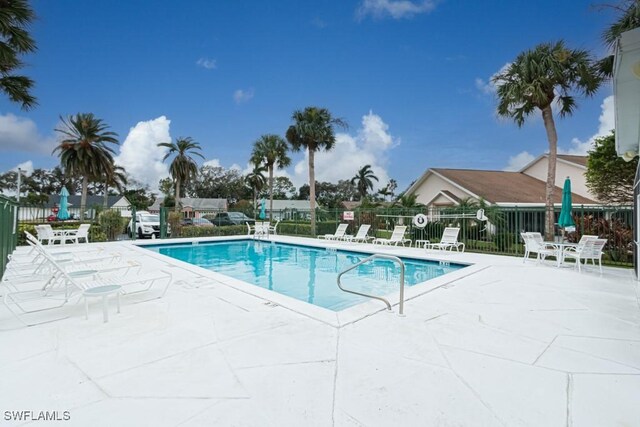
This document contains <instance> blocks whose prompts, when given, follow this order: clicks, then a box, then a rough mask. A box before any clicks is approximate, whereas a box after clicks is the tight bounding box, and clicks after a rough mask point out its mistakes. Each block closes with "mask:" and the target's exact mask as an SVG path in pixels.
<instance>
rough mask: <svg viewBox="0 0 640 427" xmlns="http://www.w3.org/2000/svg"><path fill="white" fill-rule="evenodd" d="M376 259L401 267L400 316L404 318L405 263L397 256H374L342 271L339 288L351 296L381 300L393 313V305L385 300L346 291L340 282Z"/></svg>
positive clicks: (339, 277) (338, 280)
mask: <svg viewBox="0 0 640 427" xmlns="http://www.w3.org/2000/svg"><path fill="white" fill-rule="evenodd" d="M376 258H383V259H388V260H391V261H395V262H397V263H398V264H399V265H400V311H399V314H400V315H401V316H402V315H403V314H404V262H402V260H401V259H400V258H398V257H397V256H393V255H385V254H373V255H371V256H370V257H368V258H365V259H363V260H362V261H360V262H358V263H356V264H353V265H352V266H351V267H349V268H347V269H346V270H343V271H341V272H340V273H339V274H338V279H337V282H338V287H339V288H340V289H341V290H342V291H344V292H348V293H350V294H355V295H360V296H363V297H368V298H373V299H377V300H380V301H382V302H384V303H385V304H386V305H387V310H389V311H391V304H390V303H389V301H387V300H386V299H385V298H383V297H379V296H376V295H369V294H365V293H362V292H358V291H352V290H350V289H345V288H343V287H342V282H341V281H340V279H341V278H342V276H343V275H344V274H345V273H348V272H350V271H351V270H353V269H355V268H357V267H359V266H361V265H362V264H365V263H367V262H369V261H371V260H373V259H376Z"/></svg>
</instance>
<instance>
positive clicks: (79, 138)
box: [53, 113, 118, 220]
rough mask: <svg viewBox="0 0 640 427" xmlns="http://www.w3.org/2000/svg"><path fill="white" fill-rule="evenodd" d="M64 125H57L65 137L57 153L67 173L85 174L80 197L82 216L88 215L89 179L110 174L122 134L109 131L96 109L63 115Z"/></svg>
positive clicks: (81, 217) (71, 174)
mask: <svg viewBox="0 0 640 427" xmlns="http://www.w3.org/2000/svg"><path fill="white" fill-rule="evenodd" d="M60 119H61V121H62V127H61V128H59V129H56V132H59V133H60V134H61V135H62V140H61V141H60V143H59V144H58V146H57V147H56V148H54V150H53V153H56V152H57V153H58V156H60V164H61V165H62V167H64V170H65V175H67V176H68V177H71V176H82V197H81V198H80V219H81V220H83V219H84V214H85V210H86V208H87V188H88V186H89V179H90V178H92V177H96V176H102V175H105V174H109V173H110V172H111V171H112V170H113V168H114V165H113V155H114V154H115V151H114V148H113V147H112V146H111V145H110V144H113V145H118V139H117V137H118V134H117V133H115V132H111V131H108V130H107V129H109V126H107V125H106V124H104V123H103V122H102V120H101V119H99V118H97V117H95V116H94V115H93V114H92V113H78V114H76V115H75V116H69V117H68V118H62V117H61V118H60Z"/></svg>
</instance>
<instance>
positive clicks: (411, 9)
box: [356, 0, 436, 19]
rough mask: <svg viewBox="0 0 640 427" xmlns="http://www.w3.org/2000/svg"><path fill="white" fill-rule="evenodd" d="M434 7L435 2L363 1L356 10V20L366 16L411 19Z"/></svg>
mask: <svg viewBox="0 0 640 427" xmlns="http://www.w3.org/2000/svg"><path fill="white" fill-rule="evenodd" d="M435 7H436V1H435V0H420V1H409V0H363V1H362V3H360V6H359V7H358V9H357V10H356V18H357V19H364V18H365V17H367V15H371V16H373V17H374V18H383V17H386V16H390V17H391V18H393V19H403V18H411V17H413V16H414V15H418V14H420V13H428V12H431V11H432V10H433V9H435Z"/></svg>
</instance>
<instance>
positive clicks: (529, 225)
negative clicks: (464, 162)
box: [21, 205, 634, 266]
mask: <svg viewBox="0 0 640 427" xmlns="http://www.w3.org/2000/svg"><path fill="white" fill-rule="evenodd" d="M22 209H28V208H21V210H22ZM229 211H240V212H243V213H244V214H245V215H247V217H248V218H250V219H253V218H254V215H255V212H253V211H247V210H246V209H245V210H242V209H241V210H237V209H229ZM116 212H117V213H116ZM134 212H135V211H134ZM131 213H132V212H131V211H119V210H118V211H116V210H109V211H103V212H98V214H97V215H96V217H95V218H94V219H92V220H89V221H87V222H91V223H92V224H93V226H92V230H91V232H92V235H91V238H92V241H99V240H122V239H130V238H133V239H135V238H139V237H140V236H139V235H137V234H136V233H130V232H129V227H130V225H131ZM418 214H422V215H425V216H426V219H427V221H426V225H425V226H423V227H418V226H416V225H415V224H414V222H413V219H414V218H415V216H416V215H418ZM559 214H560V208H557V209H556V218H557V217H558V216H559ZM182 216H183V214H180V213H174V212H172V210H171V209H162V210H161V212H160V213H159V217H160V218H161V221H160V228H159V232H158V233H154V234H153V237H155V238H173V237H202V236H226V235H238V234H246V232H247V227H246V224H236V225H228V226H218V227H206V226H204V227H203V226H184V225H183V222H182ZM190 216H195V217H196V218H198V217H203V216H204V214H203V213H198V212H195V213H193V214H192V215H190ZM271 216H272V219H271V222H272V223H275V222H276V221H279V222H278V227H277V233H278V234H283V235H293V236H306V237H312V233H311V224H310V222H309V212H308V211H304V210H301V211H297V210H290V209H288V210H283V211H274V212H273V213H272V215H271ZM134 217H135V213H134ZM573 217H574V221H575V223H576V227H575V231H568V232H564V233H563V230H561V229H558V228H556V229H555V230H554V235H556V238H557V239H561V238H562V239H564V240H566V241H569V242H577V241H578V240H579V239H580V237H581V236H582V235H583V234H589V235H598V236H599V237H601V238H606V239H607V240H608V244H607V246H606V247H605V257H604V259H603V260H604V261H605V263H607V264H610V265H620V266H631V265H633V250H634V243H633V209H632V207H631V206H604V205H598V206H583V205H574V207H573ZM258 220H260V219H259V218H258ZM265 220H269V213H267V218H265ZM316 221H317V222H316V233H315V234H316V235H323V234H331V233H333V232H334V231H335V230H336V227H337V226H338V224H339V223H348V224H349V228H348V231H347V233H348V234H355V233H356V232H357V229H358V227H359V226H360V225H361V224H369V225H371V229H370V231H369V235H371V236H376V237H388V236H389V235H390V234H391V231H392V230H393V228H394V227H395V226H396V225H405V226H407V232H406V237H409V238H411V240H412V244H413V245H414V246H422V245H423V244H424V242H425V241H430V242H437V241H439V240H440V238H441V236H442V232H443V230H444V228H445V227H448V226H455V227H460V235H459V240H460V241H461V242H464V243H465V245H466V250H467V251H470V252H482V253H492V254H503V255H514V256H521V255H523V253H524V244H523V242H522V239H521V237H520V233H521V232H523V231H537V232H540V233H543V234H544V232H545V230H544V227H545V224H544V207H520V206H513V207H496V206H487V207H485V209H484V218H481V219H479V218H478V207H457V208H441V209H430V210H425V209H424V208H366V209H365V208H360V209H355V210H354V211H345V210H344V209H335V210H324V209H318V210H317V213H316ZM38 222H41V221H39V220H36V221H25V220H23V221H22V222H21V228H25V229H26V228H29V227H33V224H35V223H38ZM50 223H51V224H52V225H53V226H54V227H64V226H72V225H75V226H77V223H76V224H69V223H67V222H63V223H60V222H50ZM133 228H134V229H136V228H139V227H137V226H136V225H135V224H134V226H133ZM145 237H151V236H145Z"/></svg>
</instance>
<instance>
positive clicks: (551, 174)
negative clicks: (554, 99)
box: [542, 106, 558, 241]
mask: <svg viewBox="0 0 640 427" xmlns="http://www.w3.org/2000/svg"><path fill="white" fill-rule="evenodd" d="M542 119H543V120H544V128H545V129H546V131H547V140H548V141H549V163H548V166H547V186H546V194H545V217H544V238H545V240H547V241H553V236H554V234H555V222H556V221H555V212H554V208H553V193H554V190H555V188H556V158H557V154H558V134H557V132H556V124H555V122H554V120H553V111H552V110H551V106H547V107H546V108H544V109H543V110H542Z"/></svg>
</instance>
